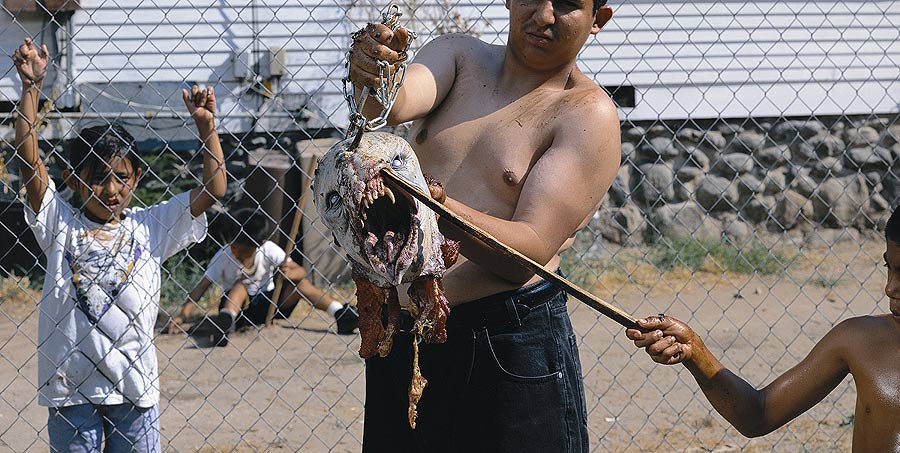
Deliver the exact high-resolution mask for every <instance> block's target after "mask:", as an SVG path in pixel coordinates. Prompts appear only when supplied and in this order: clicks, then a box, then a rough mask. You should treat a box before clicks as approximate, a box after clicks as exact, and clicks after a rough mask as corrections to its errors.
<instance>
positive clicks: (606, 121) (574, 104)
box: [555, 72, 621, 161]
mask: <svg viewBox="0 0 900 453" xmlns="http://www.w3.org/2000/svg"><path fill="white" fill-rule="evenodd" d="M557 111H558V117H557V120H556V124H555V129H556V136H557V137H564V138H565V140H566V142H568V143H570V144H574V145H577V148H578V149H580V150H581V151H582V152H587V153H590V154H594V155H595V156H597V157H598V158H602V159H603V160H604V161H607V160H608V158H609V157H610V155H611V154H615V155H616V156H618V155H619V153H620V152H621V144H620V132H619V113H618V110H617V109H616V105H615V103H613V101H612V99H610V97H609V95H608V94H607V93H606V91H604V90H603V89H602V88H600V87H599V86H597V84H596V83H594V81H592V80H590V79H589V78H587V77H586V76H585V75H584V74H581V73H580V72H579V73H578V75H577V76H576V77H573V81H572V83H571V84H570V87H569V88H568V89H567V90H566V91H565V93H564V94H563V97H562V98H561V99H560V102H559V104H558V110H557Z"/></svg>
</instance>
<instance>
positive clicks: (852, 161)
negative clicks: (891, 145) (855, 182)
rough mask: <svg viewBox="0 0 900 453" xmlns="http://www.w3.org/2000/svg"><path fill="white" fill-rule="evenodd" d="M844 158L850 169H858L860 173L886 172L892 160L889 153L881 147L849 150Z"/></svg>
mask: <svg viewBox="0 0 900 453" xmlns="http://www.w3.org/2000/svg"><path fill="white" fill-rule="evenodd" d="M844 157H845V158H846V160H847V164H848V165H849V166H850V167H851V168H858V169H860V170H862V171H869V170H880V171H884V170H887V169H888V167H890V166H891V161H892V160H893V156H892V155H891V151H890V150H889V149H887V148H884V147H881V146H877V147H875V148H869V147H859V148H850V149H849V150H847V152H846V154H844Z"/></svg>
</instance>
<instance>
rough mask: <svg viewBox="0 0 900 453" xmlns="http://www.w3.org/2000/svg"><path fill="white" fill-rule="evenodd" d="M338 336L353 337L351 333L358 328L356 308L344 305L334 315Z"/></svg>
mask: <svg viewBox="0 0 900 453" xmlns="http://www.w3.org/2000/svg"><path fill="white" fill-rule="evenodd" d="M334 320H335V322H337V331H338V334H339V335H353V331H354V330H356V328H357V327H359V313H358V312H357V311H356V307H354V306H353V305H350V304H344V307H343V308H341V309H340V310H338V311H336V312H335V313H334Z"/></svg>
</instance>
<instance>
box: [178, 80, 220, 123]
mask: <svg viewBox="0 0 900 453" xmlns="http://www.w3.org/2000/svg"><path fill="white" fill-rule="evenodd" d="M181 97H182V98H183V99H184V105H186V106H187V109H188V112H189V113H190V114H191V117H192V118H194V121H196V122H198V123H199V122H201V121H209V122H212V121H214V119H215V117H216V93H215V91H213V88H212V87H206V88H200V87H198V86H197V85H194V86H193V87H191V92H190V94H188V91H187V90H181Z"/></svg>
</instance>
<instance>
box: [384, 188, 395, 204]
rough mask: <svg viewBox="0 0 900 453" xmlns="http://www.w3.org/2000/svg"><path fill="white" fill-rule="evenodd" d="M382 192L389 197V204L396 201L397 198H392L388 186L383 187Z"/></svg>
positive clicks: (392, 195)
mask: <svg viewBox="0 0 900 453" xmlns="http://www.w3.org/2000/svg"><path fill="white" fill-rule="evenodd" d="M384 193H385V195H387V197H388V198H390V199H391V204H394V203H396V202H397V200H396V199H395V198H394V192H392V191H391V189H390V188H389V187H385V188H384Z"/></svg>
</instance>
